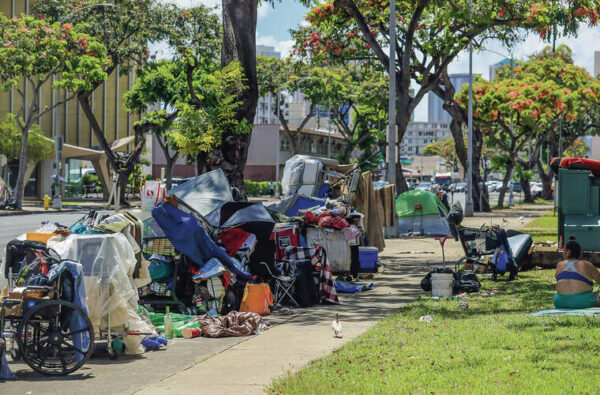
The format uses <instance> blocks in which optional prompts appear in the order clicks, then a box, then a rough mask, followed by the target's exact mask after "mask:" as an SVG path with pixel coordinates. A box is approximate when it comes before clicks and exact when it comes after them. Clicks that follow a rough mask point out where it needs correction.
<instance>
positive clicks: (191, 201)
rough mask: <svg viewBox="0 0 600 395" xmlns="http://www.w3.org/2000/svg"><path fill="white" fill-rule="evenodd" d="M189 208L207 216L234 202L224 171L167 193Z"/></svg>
mask: <svg viewBox="0 0 600 395" xmlns="http://www.w3.org/2000/svg"><path fill="white" fill-rule="evenodd" d="M167 195H175V196H176V197H177V198H178V199H179V200H180V201H182V202H183V203H184V204H185V205H187V206H188V207H189V208H191V209H193V210H194V211H196V212H197V213H198V214H200V215H202V216H205V215H207V214H209V213H210V212H211V211H213V210H216V209H217V208H218V207H219V206H220V205H222V204H223V203H225V202H231V201H233V196H232V195H231V189H230V188H229V182H228V181H227V177H225V173H223V170H221V169H217V170H213V171H210V172H208V173H204V174H202V175H200V176H198V177H194V178H192V179H190V180H189V181H186V182H184V183H183V184H180V185H178V186H176V187H175V188H173V189H171V190H170V191H168V192H167Z"/></svg>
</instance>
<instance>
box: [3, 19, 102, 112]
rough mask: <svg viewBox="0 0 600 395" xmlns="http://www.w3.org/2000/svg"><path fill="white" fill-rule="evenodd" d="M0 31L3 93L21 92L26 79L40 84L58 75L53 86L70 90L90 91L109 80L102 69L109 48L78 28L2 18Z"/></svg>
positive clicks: (67, 24)
mask: <svg viewBox="0 0 600 395" xmlns="http://www.w3.org/2000/svg"><path fill="white" fill-rule="evenodd" d="M0 30H2V40H3V43H2V46H0V85H1V86H2V88H3V89H4V90H8V89H9V88H10V87H15V88H17V89H19V82H20V79H21V78H23V77H24V78H28V79H30V80H38V82H39V81H47V80H48V79H49V77H50V76H51V75H53V74H54V75H59V76H60V77H61V78H57V79H56V80H55V81H54V83H53V87H55V88H61V89H67V90H78V89H87V88H89V87H91V85H92V84H93V83H94V82H97V81H103V80H104V79H105V78H106V74H105V73H104V72H103V70H102V66H103V64H104V63H105V62H106V48H105V47H104V46H103V45H102V44H101V43H99V42H98V41H97V40H96V39H95V38H92V37H90V36H89V35H87V34H85V33H83V32H82V29H81V27H79V26H73V25H72V24H70V23H65V24H62V25H61V24H60V23H58V22H54V23H49V22H48V21H46V20H44V19H36V18H34V17H31V16H22V17H21V18H12V19H8V18H7V17H5V16H4V15H0ZM24 105H25V106H29V105H30V103H24ZM20 115H21V116H22V115H23V114H20Z"/></svg>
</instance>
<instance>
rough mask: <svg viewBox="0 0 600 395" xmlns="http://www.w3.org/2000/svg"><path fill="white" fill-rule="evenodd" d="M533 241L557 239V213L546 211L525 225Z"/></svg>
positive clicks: (554, 240)
mask: <svg viewBox="0 0 600 395" xmlns="http://www.w3.org/2000/svg"><path fill="white" fill-rule="evenodd" d="M526 227H527V228H530V229H531V230H528V231H527V233H529V234H530V235H531V237H532V238H533V242H534V243H541V242H546V241H548V240H550V241H553V242H556V241H557V240H558V215H555V214H554V213H552V212H548V213H546V214H544V215H542V216H541V217H538V218H536V219H534V220H533V221H531V222H530V223H528V224H527V225H526Z"/></svg>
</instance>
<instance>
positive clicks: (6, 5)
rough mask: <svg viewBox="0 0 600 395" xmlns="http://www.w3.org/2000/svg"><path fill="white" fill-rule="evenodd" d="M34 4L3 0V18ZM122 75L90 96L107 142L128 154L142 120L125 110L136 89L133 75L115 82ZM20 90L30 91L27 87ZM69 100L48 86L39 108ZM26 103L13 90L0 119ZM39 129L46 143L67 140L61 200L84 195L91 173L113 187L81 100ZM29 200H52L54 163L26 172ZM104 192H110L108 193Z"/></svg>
mask: <svg viewBox="0 0 600 395" xmlns="http://www.w3.org/2000/svg"><path fill="white" fill-rule="evenodd" d="M33 2H34V1H33V0H11V1H7V0H3V1H0V13H2V14H4V15H5V16H7V17H15V16H19V15H21V14H27V13H29V12H30V8H31V7H32V5H33ZM118 75H119V71H118V70H117V71H116V72H114V73H113V74H112V75H111V76H110V78H109V79H108V80H107V81H106V82H105V83H104V84H102V86H100V87H99V88H98V89H96V91H95V92H94V93H93V95H92V108H93V110H94V113H95V115H96V118H97V119H98V121H99V122H100V125H101V126H102V127H103V128H104V130H105V133H106V139H107V141H108V142H109V143H114V142H115V141H117V140H118V141H117V142H116V144H113V147H118V148H119V149H122V150H123V149H127V148H128V146H129V144H130V143H131V141H132V140H133V125H134V123H135V122H136V121H138V120H139V117H138V116H137V115H134V114H130V113H128V112H127V111H125V110H123V95H124V94H125V92H127V91H128V90H129V89H130V88H131V87H132V86H133V84H134V83H135V73H134V72H131V73H129V74H127V75H123V76H120V77H117V76H118ZM21 87H23V88H26V86H25V82H21ZM24 91H25V92H26V93H25V100H27V101H30V95H31V94H33V93H32V92H31V89H24ZM59 97H60V98H63V97H65V91H63V90H57V89H53V88H52V87H51V82H48V83H47V84H46V86H44V87H43V88H42V90H41V93H40V102H41V103H40V104H41V107H44V106H46V105H52V104H53V103H55V102H56V100H59V99H58V98H59ZM21 103H22V100H21V98H20V96H19V95H18V94H17V92H15V91H14V90H11V91H8V92H0V119H4V118H5V117H6V115H7V114H8V113H15V112H17V111H18V109H19V108H20V106H21ZM59 115H60V130H57V125H56V124H57V122H56V120H57V119H56V118H57V117H58V116H59ZM39 125H40V127H41V129H42V132H43V133H44V135H45V136H47V137H48V138H50V139H52V140H54V139H55V138H56V137H57V136H58V135H61V136H62V137H63V141H64V143H65V150H64V151H63V163H62V176H63V177H64V178H65V180H66V183H65V185H64V187H65V188H64V190H63V196H66V197H71V196H79V195H81V194H82V188H81V177H82V176H83V174H84V173H85V172H87V171H89V170H88V169H90V168H92V167H93V168H94V169H95V170H96V173H97V174H98V176H99V177H100V178H101V182H102V183H103V184H106V185H105V186H108V184H109V183H110V181H109V177H110V170H109V168H108V166H107V164H106V155H105V154H104V153H103V151H102V149H101V148H100V147H99V145H98V141H97V139H96V138H95V137H94V133H93V132H92V130H91V127H90V124H89V122H88V120H87V117H86V116H85V114H84V113H83V110H82V109H81V106H80V105H79V103H78V101H77V100H71V101H69V102H68V103H65V104H64V105H61V106H60V109H58V108H55V109H54V110H53V111H50V112H48V113H46V114H44V115H43V116H42V117H41V119H40V121H39ZM17 169H18V161H15V160H13V161H12V162H10V163H9V173H8V179H7V180H6V181H7V182H8V183H9V184H10V185H11V186H14V185H15V182H16V177H17ZM28 172H30V173H31V176H30V177H28V179H29V181H28V182H27V185H26V189H25V196H31V197H36V196H37V197H41V196H43V195H45V194H50V186H51V184H52V179H51V175H52V174H54V173H55V170H54V157H52V158H51V159H48V160H45V161H43V162H41V163H38V164H37V165H35V166H31V169H28ZM105 189H106V188H105Z"/></svg>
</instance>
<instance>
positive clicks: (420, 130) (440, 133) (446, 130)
mask: <svg viewBox="0 0 600 395" xmlns="http://www.w3.org/2000/svg"><path fill="white" fill-rule="evenodd" d="M449 137H452V134H451V133H450V124H449V123H447V122H411V123H409V124H408V127H407V128H406V133H405V134H404V138H403V139H402V143H401V144H400V155H401V156H414V155H422V154H423V149H424V148H425V146H427V145H428V144H431V143H434V142H437V141H443V140H445V139H447V138H449Z"/></svg>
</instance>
